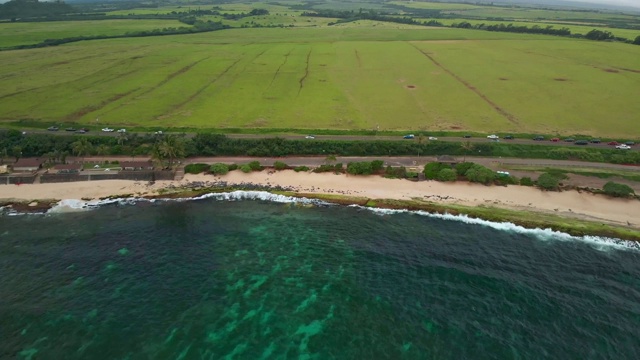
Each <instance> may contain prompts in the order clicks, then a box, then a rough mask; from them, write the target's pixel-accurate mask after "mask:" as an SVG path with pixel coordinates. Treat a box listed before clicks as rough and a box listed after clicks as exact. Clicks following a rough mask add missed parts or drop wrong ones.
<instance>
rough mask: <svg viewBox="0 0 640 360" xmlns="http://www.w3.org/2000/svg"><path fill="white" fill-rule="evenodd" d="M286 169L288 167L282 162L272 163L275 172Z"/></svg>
mask: <svg viewBox="0 0 640 360" xmlns="http://www.w3.org/2000/svg"><path fill="white" fill-rule="evenodd" d="M288 167H289V166H287V164H285V163H283V162H282V161H276V162H275V163H273V168H274V169H276V170H284V169H286V168H288Z"/></svg>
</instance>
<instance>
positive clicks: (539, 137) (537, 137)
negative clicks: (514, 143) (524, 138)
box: [533, 136, 544, 141]
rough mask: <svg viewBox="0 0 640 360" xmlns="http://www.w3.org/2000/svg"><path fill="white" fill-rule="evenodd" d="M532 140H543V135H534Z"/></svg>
mask: <svg viewBox="0 0 640 360" xmlns="http://www.w3.org/2000/svg"><path fill="white" fill-rule="evenodd" d="M533 140H535V141H542V140H544V136H536V137H534V138H533Z"/></svg>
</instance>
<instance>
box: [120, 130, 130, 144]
mask: <svg viewBox="0 0 640 360" xmlns="http://www.w3.org/2000/svg"><path fill="white" fill-rule="evenodd" d="M127 140H129V137H128V136H127V133H119V134H118V145H122V144H124V143H125V141H127Z"/></svg>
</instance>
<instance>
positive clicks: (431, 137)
mask: <svg viewBox="0 0 640 360" xmlns="http://www.w3.org/2000/svg"><path fill="white" fill-rule="evenodd" d="M429 140H438V138H437V137H435V136H429Z"/></svg>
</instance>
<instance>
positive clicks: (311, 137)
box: [304, 135, 316, 139]
mask: <svg viewBox="0 0 640 360" xmlns="http://www.w3.org/2000/svg"><path fill="white" fill-rule="evenodd" d="M304 138H305V139H315V138H316V137H315V136H313V135H307V136H305V137H304Z"/></svg>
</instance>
